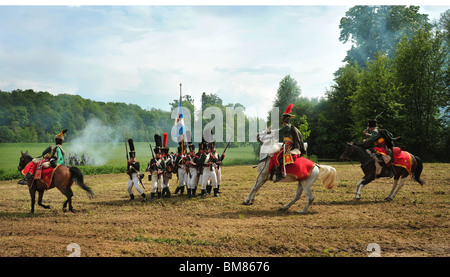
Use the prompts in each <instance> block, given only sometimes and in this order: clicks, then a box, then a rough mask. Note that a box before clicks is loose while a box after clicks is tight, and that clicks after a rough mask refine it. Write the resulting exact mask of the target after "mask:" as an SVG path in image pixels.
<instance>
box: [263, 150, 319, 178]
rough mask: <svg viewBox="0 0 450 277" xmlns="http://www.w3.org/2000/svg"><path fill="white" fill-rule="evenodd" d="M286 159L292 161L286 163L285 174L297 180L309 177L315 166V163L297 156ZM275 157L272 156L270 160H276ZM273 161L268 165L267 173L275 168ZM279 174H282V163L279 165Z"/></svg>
mask: <svg viewBox="0 0 450 277" xmlns="http://www.w3.org/2000/svg"><path fill="white" fill-rule="evenodd" d="M286 157H293V160H291V161H290V163H289V164H288V162H286V174H288V175H293V176H295V177H296V179H297V180H303V179H306V178H308V177H309V175H311V171H312V169H313V168H314V166H315V165H316V163H315V162H313V161H311V160H309V159H307V158H304V157H298V156H297V155H292V156H288V155H287V156H286ZM276 158H277V155H274V156H273V157H272V159H276ZM275 164H278V163H276V162H275V161H273V160H271V161H270V164H269V172H271V170H272V168H273V167H274V166H275ZM281 172H282V173H284V166H283V163H281Z"/></svg>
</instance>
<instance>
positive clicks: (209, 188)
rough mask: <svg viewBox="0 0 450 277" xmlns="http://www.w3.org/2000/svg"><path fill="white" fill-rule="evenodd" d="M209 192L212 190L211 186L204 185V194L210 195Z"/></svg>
mask: <svg viewBox="0 0 450 277" xmlns="http://www.w3.org/2000/svg"><path fill="white" fill-rule="evenodd" d="M211 190H212V186H211V185H206V192H207V193H208V194H211Z"/></svg>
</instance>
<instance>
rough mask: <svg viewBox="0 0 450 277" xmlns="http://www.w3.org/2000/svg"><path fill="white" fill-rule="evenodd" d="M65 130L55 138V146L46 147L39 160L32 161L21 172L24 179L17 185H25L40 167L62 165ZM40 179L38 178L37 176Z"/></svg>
mask: <svg viewBox="0 0 450 277" xmlns="http://www.w3.org/2000/svg"><path fill="white" fill-rule="evenodd" d="M66 132H67V129H65V130H62V131H61V132H60V133H59V134H58V135H56V136H55V145H53V146H49V147H47V148H46V149H45V150H44V152H42V155H41V157H42V160H41V159H38V158H36V159H33V160H32V161H31V162H30V163H28V165H27V166H26V167H25V168H24V169H23V170H22V174H24V175H25V178H24V179H22V180H20V181H19V182H18V184H20V185H26V184H28V181H29V180H30V179H31V177H33V175H34V173H35V172H36V169H41V168H42V167H44V168H48V167H50V166H51V167H53V168H55V167H57V166H58V165H61V164H64V154H65V152H64V150H63V148H62V144H63V142H64V135H65V134H66ZM39 178H40V176H39Z"/></svg>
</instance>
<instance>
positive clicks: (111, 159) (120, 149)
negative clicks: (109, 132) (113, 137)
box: [0, 142, 257, 180]
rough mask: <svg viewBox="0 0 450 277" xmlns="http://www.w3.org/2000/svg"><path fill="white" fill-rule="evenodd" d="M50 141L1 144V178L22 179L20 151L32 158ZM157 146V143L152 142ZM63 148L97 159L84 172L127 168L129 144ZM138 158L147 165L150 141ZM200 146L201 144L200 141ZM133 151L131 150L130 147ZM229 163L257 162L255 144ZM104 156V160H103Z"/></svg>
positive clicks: (231, 154) (230, 156)
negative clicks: (126, 149)
mask: <svg viewBox="0 0 450 277" xmlns="http://www.w3.org/2000/svg"><path fill="white" fill-rule="evenodd" d="M49 145H51V144H50V143H0V153H1V156H0V180H8V179H15V178H20V176H21V175H20V173H19V172H18V171H17V166H18V164H19V158H20V152H21V151H23V152H25V151H28V153H29V154H30V155H31V156H32V157H37V156H39V155H41V154H42V151H44V150H45V149H46V148H47V147H48V146H49ZM152 146H153V147H154V144H153V145H152ZM63 148H64V150H65V152H66V157H68V155H69V154H75V153H78V154H79V155H81V154H83V153H84V154H85V155H86V156H88V157H90V158H94V159H95V160H96V162H97V164H99V166H92V167H81V170H82V171H83V173H84V174H91V173H93V174H99V173H119V172H120V169H121V168H122V167H123V170H125V162H126V151H125V143H124V142H121V143H107V144H101V143H91V144H85V145H82V146H80V145H71V144H70V143H65V144H64V145H63ZM135 148H136V157H137V159H138V161H140V162H141V167H143V166H146V165H147V162H148V161H149V160H150V159H151V157H152V154H151V152H150V146H149V144H148V143H146V142H136V143H135ZM196 148H197V149H198V145H197V144H196ZM128 150H129V149H128ZM170 151H173V152H176V151H177V149H176V148H170ZM217 152H218V153H219V154H222V152H223V148H218V149H217ZM225 156H226V157H225V160H224V164H225V165H243V164H255V163H256V162H257V158H256V157H255V155H254V154H253V147H252V146H246V147H239V148H231V147H230V148H228V149H227V151H226V153H225ZM102 158H103V161H102Z"/></svg>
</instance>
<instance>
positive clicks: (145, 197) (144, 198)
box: [133, 193, 148, 202]
mask: <svg viewBox="0 0 450 277" xmlns="http://www.w3.org/2000/svg"><path fill="white" fill-rule="evenodd" d="M141 196H142V202H145V201H147V200H148V198H147V195H145V193H143V194H141ZM133 198H134V196H133Z"/></svg>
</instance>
